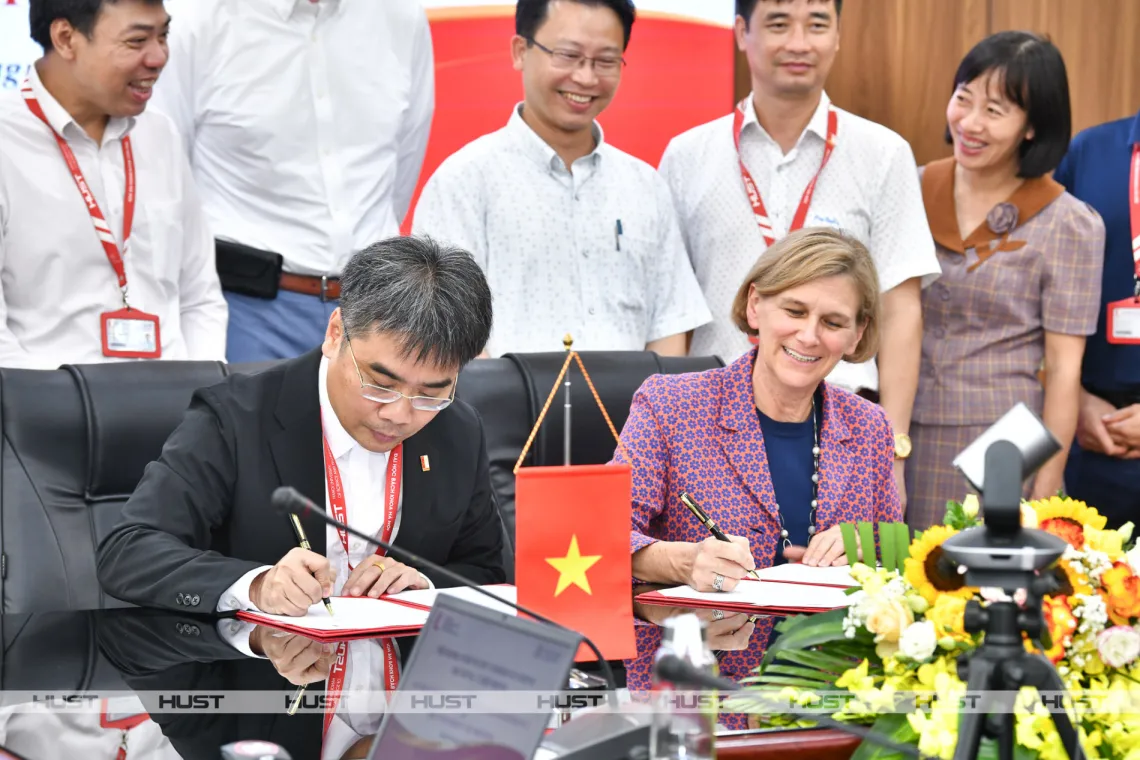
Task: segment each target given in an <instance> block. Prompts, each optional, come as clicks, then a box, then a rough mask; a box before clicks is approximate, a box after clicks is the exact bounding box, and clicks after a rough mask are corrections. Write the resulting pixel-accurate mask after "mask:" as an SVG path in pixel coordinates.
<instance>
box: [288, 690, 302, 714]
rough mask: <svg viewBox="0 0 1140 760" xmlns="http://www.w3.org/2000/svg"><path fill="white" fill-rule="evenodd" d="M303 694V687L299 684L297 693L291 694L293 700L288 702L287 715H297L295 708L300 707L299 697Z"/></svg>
mask: <svg viewBox="0 0 1140 760" xmlns="http://www.w3.org/2000/svg"><path fill="white" fill-rule="evenodd" d="M304 693H305V685H304V684H301V685H300V686H298V687H297V691H295V692H293V699H292V701H290V702H289V710H288V713H289V714H290V715H296V714H297V708H298V707H300V706H301V697H302V695H304Z"/></svg>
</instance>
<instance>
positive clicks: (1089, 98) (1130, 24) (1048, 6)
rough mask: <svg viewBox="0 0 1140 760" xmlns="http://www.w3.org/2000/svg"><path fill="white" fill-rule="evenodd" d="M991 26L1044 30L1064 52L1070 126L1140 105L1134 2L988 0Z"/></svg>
mask: <svg viewBox="0 0 1140 760" xmlns="http://www.w3.org/2000/svg"><path fill="white" fill-rule="evenodd" d="M989 1H990V2H991V3H992V11H991V29H992V30H993V31H995V32H996V31H1000V30H1002V29H1025V30H1028V31H1033V32H1039V33H1044V34H1047V35H1049V37H1050V39H1052V40H1053V43H1054V44H1055V45H1056V46H1057V47H1058V48H1060V50H1061V54H1062V55H1063V56H1065V67H1066V68H1067V69H1068V72H1069V94H1070V96H1071V97H1072V100H1073V131H1074V133H1076V132H1078V131H1080V130H1082V129H1084V128H1085V127H1089V126H1092V125H1094V124H1100V123H1101V122H1105V121H1109V120H1112V119H1120V118H1123V117H1125V116H1128V115H1130V114H1134V113H1136V111H1137V109H1140V58H1137V55H1136V51H1137V50H1138V49H1140V2H1137V0H1080V2H1073V1H1072V0H989Z"/></svg>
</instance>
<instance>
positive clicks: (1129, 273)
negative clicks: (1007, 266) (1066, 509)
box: [1054, 113, 1140, 528]
mask: <svg viewBox="0 0 1140 760" xmlns="http://www.w3.org/2000/svg"><path fill="white" fill-rule="evenodd" d="M1137 144H1140V113H1137V114H1136V115H1135V116H1131V117H1128V118H1125V119H1120V120H1118V121H1111V122H1108V123H1106V124H1101V125H1099V126H1095V127H1090V128H1089V129H1086V130H1084V131H1083V132H1081V133H1080V134H1078V135H1077V136H1076V137H1075V138H1074V139H1073V142H1072V145H1071V146H1070V148H1069V152H1068V154H1067V155H1066V156H1065V158H1064V160H1063V161H1062V162H1061V165H1060V166H1058V167H1057V171H1056V173H1055V174H1054V179H1056V180H1057V181H1058V182H1060V183H1061V184H1062V185H1064V186H1065V189H1066V190H1068V191H1069V192H1070V193H1071V194H1073V195H1075V196H1076V197H1077V198H1079V199H1081V200H1083V201H1085V202H1086V203H1088V204H1089V205H1090V206H1092V207H1093V208H1094V209H1096V210H1097V212H1099V213H1100V215H1101V217H1102V218H1103V219H1104V225H1105V229H1106V233H1107V234H1106V238H1105V246H1104V274H1103V283H1102V289H1101V309H1100V320H1099V322H1098V325H1097V331H1096V335H1093V336H1091V337H1089V339H1088V344H1087V346H1086V348H1085V358H1084V364H1083V365H1082V372H1081V385H1082V388H1083V390H1082V392H1081V403H1080V419H1079V422H1078V424H1077V440H1076V442H1075V443H1074V444H1073V448H1072V451H1071V452H1070V454H1069V461H1068V466H1067V468H1066V471H1065V484H1066V489H1067V491H1068V494H1069V495H1070V496H1072V497H1073V498H1076V499H1080V500H1082V501H1085V502H1087V503H1088V504H1090V505H1092V506H1094V507H1096V508H1097V510H1098V511H1100V512H1101V513H1102V514H1104V515H1105V516H1107V517H1108V527H1109V528H1113V527H1119V526H1120V525H1122V524H1123V523H1125V522H1128V521H1129V520H1140V345H1137V344H1128V343H1120V342H1115V341H1114V340H1113V339H1112V337H1111V336H1109V335H1108V334H1107V317H1108V307H1109V304H1112V303H1115V302H1118V301H1123V300H1125V299H1129V298H1132V297H1133V295H1134V294H1135V293H1136V290H1135V288H1136V284H1137V282H1138V279H1137V276H1136V264H1135V262H1134V260H1133V255H1132V239H1133V238H1134V237H1136V236H1137V235H1140V230H1133V229H1132V226H1131V220H1130V213H1129V172H1130V168H1131V164H1132V156H1133V146H1135V145H1137Z"/></svg>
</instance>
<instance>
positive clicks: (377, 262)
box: [340, 236, 491, 367]
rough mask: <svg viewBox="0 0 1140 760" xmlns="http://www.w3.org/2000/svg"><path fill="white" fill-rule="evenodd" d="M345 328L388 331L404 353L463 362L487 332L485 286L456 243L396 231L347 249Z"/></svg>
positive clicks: (353, 333) (447, 362)
mask: <svg viewBox="0 0 1140 760" xmlns="http://www.w3.org/2000/svg"><path fill="white" fill-rule="evenodd" d="M340 313H341V320H342V321H343V322H344V330H345V334H346V335H347V336H348V337H349V338H352V337H355V336H357V335H360V334H361V333H365V332H375V333H389V334H391V335H393V336H395V337H396V339H397V340H398V341H399V342H400V344H401V348H402V350H403V352H404V356H405V357H410V356H414V357H415V360H416V361H430V362H432V363H434V364H437V365H439V366H443V367H452V366H463V365H464V364H466V363H467V362H469V361H471V360H472V359H474V358H475V357H476V356H478V355H479V353H480V352H481V351H482V350H483V348H484V347H485V346H486V345H487V339H488V337H489V336H490V334H491V288H490V287H489V286H488V285H487V278H486V277H484V276H483V270H481V269H480V268H479V265H478V264H476V263H475V259H473V258H472V257H471V254H470V253H468V252H467V251H465V250H463V249H462V248H456V247H455V246H450V245H445V244H442V243H438V242H436V241H435V240H433V239H431V238H430V237H425V236H414V237H394V238H388V239H387V240H381V241H380V242H379V243H374V244H372V245H370V246H368V247H367V248H365V249H364V250H362V251H358V252H356V253H355V254H353V256H352V258H351V259H349V261H348V264H347V265H346V266H345V268H344V272H343V273H342V274H341V280H340Z"/></svg>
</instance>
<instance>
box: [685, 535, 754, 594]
mask: <svg viewBox="0 0 1140 760" xmlns="http://www.w3.org/2000/svg"><path fill="white" fill-rule="evenodd" d="M755 569H756V560H754V559H753V558H752V550H751V549H749V547H748V539H747V538H744V537H743V536H729V537H728V541H727V542H726V541H720V540H718V539H715V538H713V537H712V536H709V537H708V538H706V539H705V540H704V541H701V542H700V543H699V544H697V555H696V558H695V559H694V560H693V569H692V571H691V572H690V573H689V579H688V580H687V581H685V582H686V583H688V584H689V586H691V587H692V588H694V589H696V590H697V591H732V590H733V589H734V588H736V583H737V581H739V580H740V579H741V578H743V577H744V576H746V575H747V574H748V571H750V570H755ZM718 577H719V578H721V579H722V580H721V582H720V588H717V587H716V585H715V584H716V581H717V578H718Z"/></svg>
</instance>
